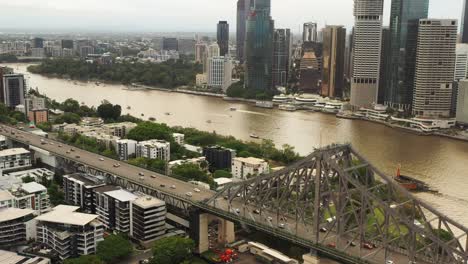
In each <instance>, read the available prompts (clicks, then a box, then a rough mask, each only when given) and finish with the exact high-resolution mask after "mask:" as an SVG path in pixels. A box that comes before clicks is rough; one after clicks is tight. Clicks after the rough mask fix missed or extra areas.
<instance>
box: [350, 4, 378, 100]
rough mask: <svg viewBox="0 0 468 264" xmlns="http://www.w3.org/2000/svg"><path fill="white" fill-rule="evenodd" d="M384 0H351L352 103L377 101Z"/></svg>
mask: <svg viewBox="0 0 468 264" xmlns="http://www.w3.org/2000/svg"><path fill="white" fill-rule="evenodd" d="M382 15H383V0H354V18H355V22H354V50H353V78H352V81H351V105H353V106H371V105H372V104H373V103H377V95H378V87H379V74H380V55H381V42H382Z"/></svg>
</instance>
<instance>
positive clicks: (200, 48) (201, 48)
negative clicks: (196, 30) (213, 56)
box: [195, 43, 208, 72]
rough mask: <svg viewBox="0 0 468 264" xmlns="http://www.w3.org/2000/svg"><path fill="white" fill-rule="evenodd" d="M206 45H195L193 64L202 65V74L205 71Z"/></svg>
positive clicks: (206, 66) (206, 65)
mask: <svg viewBox="0 0 468 264" xmlns="http://www.w3.org/2000/svg"><path fill="white" fill-rule="evenodd" d="M207 59H208V45H207V44H206V43H197V44H195V62H198V63H200V64H201V65H203V72H206V71H207V68H208V64H207V62H208V61H207Z"/></svg>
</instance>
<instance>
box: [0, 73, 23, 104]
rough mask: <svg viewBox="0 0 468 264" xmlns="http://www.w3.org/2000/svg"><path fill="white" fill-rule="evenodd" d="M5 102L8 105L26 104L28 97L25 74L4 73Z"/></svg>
mask: <svg viewBox="0 0 468 264" xmlns="http://www.w3.org/2000/svg"><path fill="white" fill-rule="evenodd" d="M3 96H4V100H3V103H4V104H5V105H6V106H7V107H16V106H17V105H24V103H25V97H26V85H25V82H24V75H23V74H6V75H3Z"/></svg>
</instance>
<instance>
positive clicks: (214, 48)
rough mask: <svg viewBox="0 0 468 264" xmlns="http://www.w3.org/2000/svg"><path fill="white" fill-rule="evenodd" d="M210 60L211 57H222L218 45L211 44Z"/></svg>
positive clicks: (209, 49) (209, 48)
mask: <svg viewBox="0 0 468 264" xmlns="http://www.w3.org/2000/svg"><path fill="white" fill-rule="evenodd" d="M207 55H208V58H210V57H218V56H220V50H219V45H218V44H216V43H213V44H211V45H210V46H208V53H207Z"/></svg>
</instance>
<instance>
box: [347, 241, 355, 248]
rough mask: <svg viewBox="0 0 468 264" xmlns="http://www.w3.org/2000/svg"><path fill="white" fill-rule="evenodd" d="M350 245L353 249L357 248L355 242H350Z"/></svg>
mask: <svg viewBox="0 0 468 264" xmlns="http://www.w3.org/2000/svg"><path fill="white" fill-rule="evenodd" d="M348 245H350V246H352V247H355V246H356V243H355V242H353V241H348Z"/></svg>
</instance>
